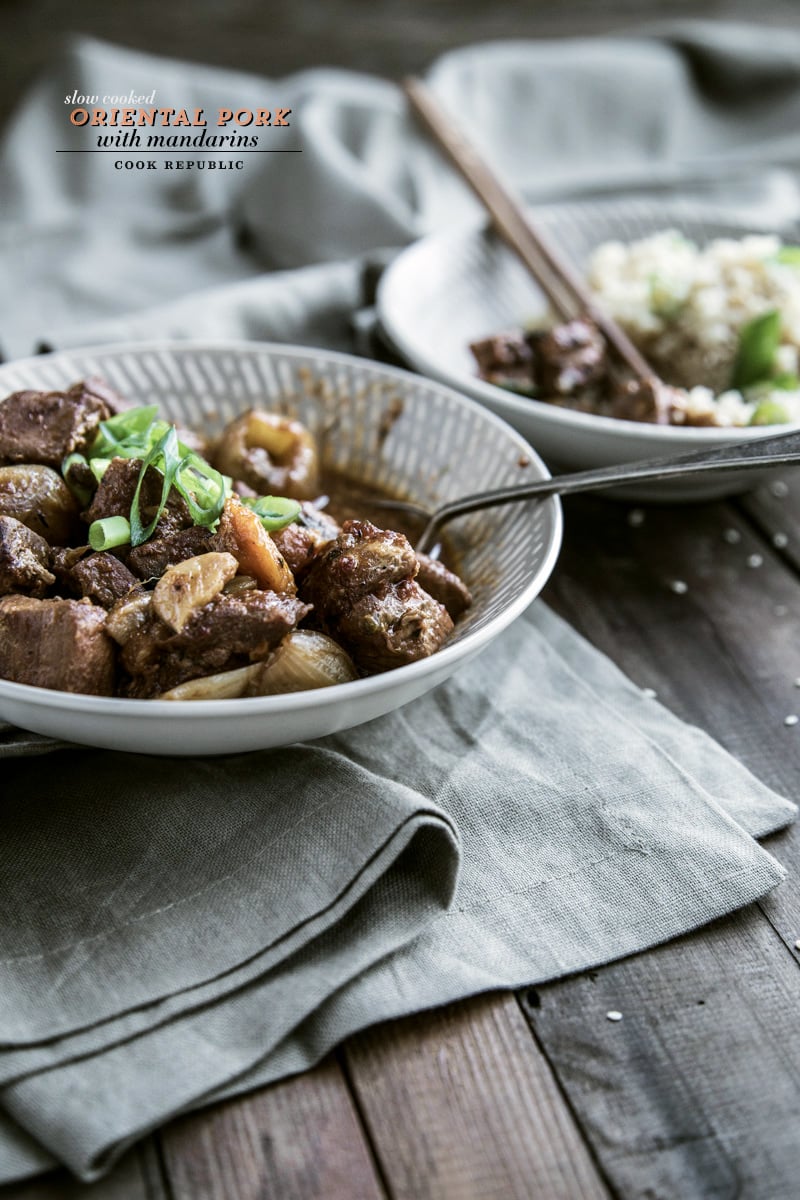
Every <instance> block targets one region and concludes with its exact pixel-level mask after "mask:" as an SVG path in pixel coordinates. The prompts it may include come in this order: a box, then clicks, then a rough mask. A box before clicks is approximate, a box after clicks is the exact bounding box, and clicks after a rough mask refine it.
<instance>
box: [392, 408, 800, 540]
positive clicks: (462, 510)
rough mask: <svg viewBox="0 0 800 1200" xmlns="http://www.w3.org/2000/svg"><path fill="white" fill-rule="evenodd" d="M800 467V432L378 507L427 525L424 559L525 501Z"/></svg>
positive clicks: (424, 534)
mask: <svg viewBox="0 0 800 1200" xmlns="http://www.w3.org/2000/svg"><path fill="white" fill-rule="evenodd" d="M793 463H800V430H796V429H795V430H792V431H791V432H789V433H780V434H776V435H774V436H772V437H764V438H758V439H756V440H754V441H751V442H735V443H733V444H731V445H726V446H719V447H717V448H715V449H711V450H705V449H703V450H694V451H692V452H691V453H690V454H679V455H675V456H670V457H668V458H651V459H645V460H642V461H639V462H629V463H620V464H618V465H615V466H612V467H598V468H596V469H595V470H593V471H579V472H577V473H576V474H574V475H557V476H556V477H555V478H553V479H539V480H536V481H535V482H533V483H523V484H519V485H517V486H515V487H503V488H496V489H494V490H493V491H488V492H475V493H473V494H472V495H469V496H462V497H461V498H460V499H458V500H451V501H449V502H448V503H447V504H442V505H441V506H440V507H439V508H437V509H434V510H433V512H431V511H430V510H429V509H426V508H424V507H422V506H421V505H419V504H413V503H411V502H409V501H406V500H390V499H384V498H383V497H381V498H380V499H379V500H378V499H377V498H376V499H375V501H374V504H375V507H378V508H386V509H394V510H395V511H397V512H407V513H412V514H414V515H415V516H418V517H421V518H422V519H423V520H426V521H427V524H426V526H425V529H424V530H423V532H422V536H421V537H420V538H419V541H418V542H417V544H416V547H415V549H416V550H419V551H420V553H423V554H424V553H425V552H426V551H427V550H429V548H430V547H431V546H432V545H433V543H434V539H435V537H436V535H437V534H438V533H439V531H440V530H441V529H442V528H443V526H444V525H446V524H447V523H448V522H449V521H452V520H454V519H455V518H456V517H463V516H466V515H467V513H473V512H479V511H480V510H481V509H484V508H497V507H498V506H499V505H502V504H516V503H518V502H519V501H520V500H542V499H544V498H545V497H547V496H553V495H559V496H566V495H570V494H572V493H573V492H590V491H594V490H597V489H600V488H605V487H612V486H613V485H614V484H625V483H639V482H645V481H648V480H653V481H655V480H659V479H681V478H686V477H688V476H692V475H701V474H704V473H706V472H708V473H711V472H715V471H746V470H751V469H753V468H761V469H762V470H763V468H765V467H784V466H790V465H791V464H793Z"/></svg>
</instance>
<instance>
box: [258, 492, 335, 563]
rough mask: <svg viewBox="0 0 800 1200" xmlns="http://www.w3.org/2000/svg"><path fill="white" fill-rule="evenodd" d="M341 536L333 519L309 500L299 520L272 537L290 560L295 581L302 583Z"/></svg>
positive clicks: (303, 506) (302, 508)
mask: <svg viewBox="0 0 800 1200" xmlns="http://www.w3.org/2000/svg"><path fill="white" fill-rule="evenodd" d="M340 532H341V529H340V527H339V525H338V524H337V523H336V521H334V519H333V517H330V516H328V514H327V513H325V512H323V511H322V510H321V509H319V508H315V507H314V505H313V504H311V503H310V502H309V501H308V500H306V501H305V502H304V503H303V505H302V506H301V509H300V514H299V516H298V517H297V520H296V521H294V522H293V523H292V524H291V525H287V526H285V528H284V529H279V530H278V532H277V533H273V534H272V540H273V542H274V543H275V545H276V546H277V547H278V549H279V550H280V552H281V554H282V555H283V557H284V558H285V559H286V561H287V563H288V564H289V567H290V568H291V572H292V574H293V575H294V577H295V579H296V580H297V581H298V583H299V582H300V580H301V579H302V577H303V575H304V574H305V572H306V571H307V570H308V568H309V567H310V566H311V564H312V562H313V561H314V559H315V558H317V557H318V555H319V554H320V553H321V552H322V550H324V549H325V547H326V546H329V545H330V544H331V542H332V541H334V540H335V539H336V538H337V537H338V536H339V533H340Z"/></svg>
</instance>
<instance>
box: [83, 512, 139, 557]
mask: <svg viewBox="0 0 800 1200" xmlns="http://www.w3.org/2000/svg"><path fill="white" fill-rule="evenodd" d="M130 540H131V527H130V523H129V522H128V520H127V518H126V517H103V518H102V519H101V520H99V521H92V523H91V525H90V526H89V545H90V546H91V547H92V549H93V550H113V549H114V547H115V546H127V545H128V543H129V542H130Z"/></svg>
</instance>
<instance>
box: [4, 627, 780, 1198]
mask: <svg viewBox="0 0 800 1200" xmlns="http://www.w3.org/2000/svg"><path fill="white" fill-rule="evenodd" d="M6 753H7V755H8V756H7V758H6V761H5V763H4V777H5V779H6V788H5V798H4V801H3V805H2V811H1V812H0V820H2V830H3V838H2V848H0V916H1V917H2V919H0V956H2V962H3V977H2V986H0V1028H1V1029H2V1030H3V1037H2V1047H0V1084H1V1086H0V1103H1V1104H2V1108H3V1110H4V1112H5V1113H6V1114H7V1116H8V1118H9V1124H7V1125H6V1126H5V1129H4V1130H3V1127H0V1132H5V1134H6V1136H4V1137H0V1178H8V1177H10V1176H12V1175H13V1174H14V1173H15V1172H16V1173H24V1172H25V1171H29V1170H35V1169H40V1168H41V1166H43V1165H44V1164H45V1163H46V1162H47V1159H46V1157H45V1156H44V1154H43V1149H44V1150H46V1151H47V1152H48V1153H49V1154H50V1155H52V1156H53V1159H54V1160H59V1161H62V1162H66V1163H67V1164H68V1165H69V1166H70V1167H71V1168H72V1169H73V1171H75V1172H76V1173H77V1174H79V1175H81V1176H82V1177H83V1178H87V1179H88V1178H92V1177H93V1176H94V1175H95V1174H96V1173H97V1172H98V1171H100V1170H102V1169H103V1167H104V1166H105V1165H107V1163H108V1162H109V1161H111V1159H112V1158H113V1156H114V1155H115V1154H117V1153H119V1152H120V1151H121V1150H122V1149H123V1148H124V1147H125V1146H126V1145H128V1144H129V1143H130V1142H131V1141H132V1140H133V1139H135V1138H136V1137H137V1136H139V1135H141V1134H142V1133H143V1132H144V1131H146V1130H147V1129H150V1128H152V1127H154V1126H156V1125H158V1124H159V1123H161V1122H162V1121H164V1120H165V1119H166V1118H168V1117H169V1116H170V1115H172V1114H173V1113H176V1112H179V1111H181V1110H182V1109H185V1108H187V1107H192V1106H194V1105H197V1104H198V1103H204V1102H207V1101H209V1100H210V1099H213V1098H215V1097H216V1096H218V1095H220V1094H224V1093H229V1092H232V1091H238V1090H242V1089H244V1088H247V1087H251V1086H254V1084H255V1083H260V1082H266V1081H268V1080H271V1079H275V1078H278V1077H280V1076H281V1075H285V1074H287V1073H291V1072H295V1071H299V1070H302V1069H303V1068H305V1067H307V1066H309V1065H311V1064H312V1063H313V1062H315V1061H316V1060H317V1059H318V1058H319V1057H320V1056H321V1055H322V1054H324V1053H325V1052H326V1051H327V1050H328V1049H329V1048H330V1047H331V1046H333V1045H335V1044H336V1043H337V1042H338V1041H340V1040H341V1039H342V1038H343V1037H344V1036H346V1035H347V1034H348V1033H350V1032H351V1031H353V1030H355V1029H358V1028H362V1027H363V1026H365V1025H368V1024H371V1023H373V1022H375V1021H377V1020H381V1019H383V1018H385V1017H390V1016H394V1015H398V1014H400V1013H406V1012H409V1011H413V1010H416V1009H420V1008H424V1007H429V1006H432V1005H436V1004H441V1003H444V1002H446V1001H449V1000H452V999H454V998H456V997H459V996H464V995H468V994H471V993H474V992H478V991H481V990H485V989H488V988H495V987H517V986H521V985H523V984H527V983H534V982H537V981H542V980H545V979H552V978H554V977H556V976H558V975H563V974H565V973H567V972H570V971H574V970H578V969H580V968H584V967H587V966H589V965H594V964H598V963H601V962H605V961H607V960H609V959H611V958H616V957H618V956H621V955H624V954H629V953H632V952H633V951H636V950H640V949H642V948H643V947H645V946H650V945H653V944H654V943H656V942H660V941H663V940H665V939H667V938H670V937H673V936H675V935H676V934H678V933H681V932H683V931H685V930H687V929H690V928H693V927H694V926H696V925H698V924H702V923H704V922H706V921H709V920H712V919H713V918H715V917H717V916H719V915H721V914H722V913H724V912H727V911H729V910H730V909H732V908H736V907H738V906H740V905H743V904H746V903H748V902H749V901H751V900H753V899H755V898H756V897H757V896H759V895H761V894H763V893H764V892H765V891H766V890H768V889H769V888H771V887H773V886H774V885H775V884H777V883H778V882H779V881H780V879H781V878H782V876H783V871H782V868H781V867H780V866H779V865H778V863H777V862H775V860H774V859H773V858H772V857H771V856H770V855H769V854H767V853H766V851H764V850H762V849H761V848H760V847H759V846H758V844H757V843H756V842H755V841H754V840H753V837H752V836H751V835H752V834H759V835H761V834H764V833H768V832H770V831H771V830H775V829H777V828H780V827H781V826H783V825H785V824H786V823H787V822H789V821H791V820H792V819H793V818H794V815H795V811H796V810H795V808H794V805H792V804H790V803H788V802H787V801H785V800H782V799H780V798H779V797H777V796H775V795H774V794H773V793H772V792H770V791H769V790H768V789H766V788H765V787H763V786H762V785H761V784H760V783H758V782H757V781H756V780H755V779H754V778H753V777H752V776H751V775H749V774H748V772H747V771H745V770H744V768H743V767H741V766H740V765H739V764H738V763H736V762H735V761H734V760H733V759H731V758H730V756H729V755H728V754H727V753H725V752H724V751H723V750H722V749H721V748H720V747H719V746H718V745H716V744H715V743H714V742H712V741H711V740H710V739H709V738H707V737H706V736H705V735H704V734H702V733H700V732H699V731H698V730H696V729H692V728H690V727H688V726H686V725H684V724H683V723H682V722H680V721H678V720H677V719H676V718H675V717H673V716H671V715H670V714H669V713H668V712H667V711H666V710H665V709H663V708H662V707H661V706H660V705H659V704H658V703H657V702H655V701H653V700H651V699H649V698H647V697H646V696H644V694H643V693H642V692H641V691H640V690H639V689H638V688H636V687H635V686H634V685H633V684H631V683H630V682H629V681H628V680H627V679H626V678H625V677H624V676H623V675H622V674H621V673H620V672H619V671H618V670H617V669H616V668H615V667H614V666H613V665H612V664H611V663H610V662H609V661H608V660H607V659H606V658H605V657H604V656H603V655H601V654H599V653H598V652H597V651H596V650H594V649H592V647H590V646H589V645H588V644H587V643H586V642H584V641H583V640H582V639H581V638H580V637H578V635H577V634H575V633H574V631H573V630H571V629H570V628H569V626H567V625H566V624H564V623H563V622H562V621H561V620H559V619H558V618H557V617H555V616H554V615H553V614H552V613H550V612H549V610H548V609H547V608H546V607H545V606H544V605H542V604H537V605H534V606H533V608H532V609H530V610H529V612H528V613H527V614H526V616H525V617H524V618H523V619H521V620H520V621H519V622H517V623H516V624H515V625H514V626H513V627H512V628H511V629H509V630H508V631H507V632H506V634H505V635H504V636H503V637H502V638H501V639H500V640H499V641H498V642H497V643H496V644H495V645H493V646H492V647H491V648H490V649H489V650H488V651H487V652H486V654H484V655H483V656H481V657H480V658H479V659H478V660H477V661H476V662H475V663H472V664H469V665H468V666H467V667H466V668H465V669H464V670H462V671H461V672H459V673H458V674H457V675H456V676H455V677H454V678H453V679H451V680H450V681H449V682H448V683H446V684H444V685H443V686H442V687H440V688H439V689H437V690H436V691H435V692H433V693H432V694H430V695H428V696H427V697H425V698H423V699H422V700H420V701H417V702H416V703H414V704H412V705H409V706H408V707H406V708H404V709H402V710H400V711H398V712H397V713H394V714H393V715H391V716H388V717H384V718H381V719H380V720H378V721H374V722H370V723H369V724H367V725H365V726H362V727H360V728H359V729H354V730H350V731H349V732H346V733H343V734H341V735H337V736H335V737H331V738H326V739H323V740H321V741H318V742H316V743H311V744H307V745H297V746H292V747H289V748H287V749H285V750H278V751H272V752H269V753H263V754H255V755H247V756H237V757H234V758H230V759H223V760H209V761H205V762H204V761H199V760H198V761H191V762H187V761H186V760H180V761H174V760H169V759H166V760H164V759H148V758H138V757H133V758H131V757H129V756H122V755H118V754H112V753H105V752H103V753H100V752H93V751H85V750H79V749H75V750H72V751H69V752H62V753H61V754H60V755H59V756H58V759H55V758H54V757H53V756H52V755H47V756H43V757H40V758H33V759H32V758H30V757H28V756H23V757H14V756H13V749H12V750H10V751H9V750H8V749H7V750H6ZM56 763H57V764H58V765H57V767H56ZM55 779H57V780H58V782H54V780H55ZM457 873H458V884H457V886H456V874H457ZM166 1061H168V1062H169V1063H170V1070H169V1072H164V1071H163V1069H161V1066H160V1064H163V1063H164V1062H166ZM11 1120H13V1121H15V1122H16V1123H17V1124H18V1126H19V1128H18V1129H16V1130H15V1129H14V1126H13V1125H12V1124H10V1121H11ZM21 1130H24V1131H27V1133H28V1134H29V1135H30V1137H31V1138H32V1139H34V1140H35V1143H36V1147H34V1146H33V1145H27V1148H26V1144H25V1142H24V1140H23V1135H22V1133H21ZM10 1131H13V1133H12V1132H10Z"/></svg>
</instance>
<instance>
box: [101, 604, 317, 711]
mask: <svg viewBox="0 0 800 1200" xmlns="http://www.w3.org/2000/svg"><path fill="white" fill-rule="evenodd" d="M125 603H126V601H122V604H123V605H125ZM309 611H310V608H309V606H308V605H307V604H304V603H303V602H302V601H301V600H297V599H296V598H295V597H294V596H280V595H278V594H277V593H276V592H264V591H259V590H257V589H251V590H249V591H244V592H241V593H239V594H236V595H230V594H227V593H225V592H221V593H220V594H219V595H217V596H215V597H214V599H213V600H211V601H210V603H208V604H206V605H204V606H203V607H202V608H200V609H198V610H197V612H195V613H194V614H193V616H192V617H191V618H190V619H189V620H188V621H187V622H186V624H185V625H184V626H183V628H182V629H181V631H180V633H176V632H175V631H174V630H173V629H171V628H170V626H169V625H167V624H166V623H165V622H164V621H162V620H161V619H160V618H159V617H158V616H157V615H156V614H155V612H153V611H152V609H151V610H150V611H148V612H147V614H146V617H145V619H144V620H143V621H141V620H140V623H139V625H138V628H136V629H135V631H134V632H133V633H132V634H131V635H130V636H129V637H128V638H127V640H126V641H125V644H124V646H123V647H122V649H121V652H120V661H121V663H122V666H123V667H124V669H125V671H126V672H127V673H128V675H129V676H130V679H129V681H128V682H127V683H126V684H125V685H124V687H123V690H124V692H125V694H126V695H128V696H139V697H152V696H157V695H159V694H160V693H161V692H165V691H168V690H169V689H170V688H173V687H176V686H177V685H178V684H179V683H184V682H185V681H186V680H187V679H196V678H198V677H199V676H201V675H212V674H215V673H216V672H219V671H229V670H233V669H234V668H236V667H243V666H246V665H247V664H248V663H251V662H259V661H261V660H262V659H264V658H266V657H267V655H268V654H269V653H270V651H271V650H273V649H274V648H275V646H277V645H278V643H279V642H280V641H282V639H283V638H284V637H285V636H286V635H287V633H290V632H291V631H292V630H293V629H294V628H295V627H296V626H297V624H298V623H299V622H300V621H301V620H302V619H303V617H304V616H305V615H306V614H307V613H308V612H309ZM111 619H112V628H116V622H115V615H114V613H112V618H111Z"/></svg>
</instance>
